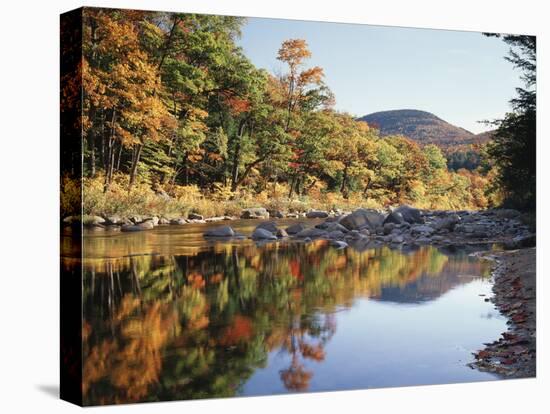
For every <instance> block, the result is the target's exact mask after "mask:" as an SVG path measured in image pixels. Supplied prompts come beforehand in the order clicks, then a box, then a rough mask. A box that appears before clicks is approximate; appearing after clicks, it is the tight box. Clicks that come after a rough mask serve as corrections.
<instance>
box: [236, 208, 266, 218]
mask: <svg viewBox="0 0 550 414" xmlns="http://www.w3.org/2000/svg"><path fill="white" fill-rule="evenodd" d="M241 218H242V219H268V218H269V213H268V211H267V210H266V209H265V208H263V207H257V208H246V209H244V210H243V211H242V212H241Z"/></svg>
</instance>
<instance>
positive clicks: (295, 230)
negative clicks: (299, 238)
mask: <svg viewBox="0 0 550 414" xmlns="http://www.w3.org/2000/svg"><path fill="white" fill-rule="evenodd" d="M305 228H306V226H305V225H304V224H302V223H296V224H293V225H292V226H289V227H287V228H286V232H287V233H288V234H290V235H293V234H297V233H300V232H301V231H302V230H304V229H305Z"/></svg>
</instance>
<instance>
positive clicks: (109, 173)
mask: <svg viewBox="0 0 550 414" xmlns="http://www.w3.org/2000/svg"><path fill="white" fill-rule="evenodd" d="M115 121H116V109H113V115H112V117H111V134H110V136H109V141H108V142H107V156H106V159H105V184H104V185H103V192H105V193H106V192H107V190H108V189H109V186H110V185H111V179H112V177H113V164H114V159H115V156H114V148H113V146H114V142H115Z"/></svg>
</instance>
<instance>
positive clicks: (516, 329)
mask: <svg viewBox="0 0 550 414" xmlns="http://www.w3.org/2000/svg"><path fill="white" fill-rule="evenodd" d="M482 256H485V257H487V258H489V259H492V260H495V261H496V266H495V268H494V270H493V277H494V282H495V283H494V286H493V292H494V297H493V298H491V299H486V300H487V301H489V300H491V301H492V302H494V304H495V306H496V307H497V308H498V309H499V311H500V312H501V313H502V314H503V315H505V316H506V317H507V318H508V321H507V323H508V326H509V327H508V330H507V331H506V332H503V333H502V337H501V338H499V339H498V340H496V341H494V342H492V343H489V344H486V347H485V348H484V349H482V350H480V351H478V352H476V353H475V354H474V357H475V361H474V362H473V363H472V364H470V366H471V367H472V368H477V369H480V370H482V371H489V372H494V373H496V374H498V375H500V376H502V377H505V378H528V377H534V376H536V292H537V290H536V249H535V248H527V249H519V250H512V251H503V252H498V253H490V254H487V253H485V254H482Z"/></svg>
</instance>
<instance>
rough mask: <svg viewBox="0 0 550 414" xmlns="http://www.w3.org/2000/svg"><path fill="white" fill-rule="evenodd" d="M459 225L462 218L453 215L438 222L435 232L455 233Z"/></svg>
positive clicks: (435, 224)
mask: <svg viewBox="0 0 550 414" xmlns="http://www.w3.org/2000/svg"><path fill="white" fill-rule="evenodd" d="M458 223H460V216H459V215H458V214H451V215H449V216H448V217H445V218H442V219H440V220H438V221H436V222H435V223H434V225H433V227H434V229H435V230H449V231H453V230H454V229H455V226H456V225H457V224H458Z"/></svg>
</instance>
